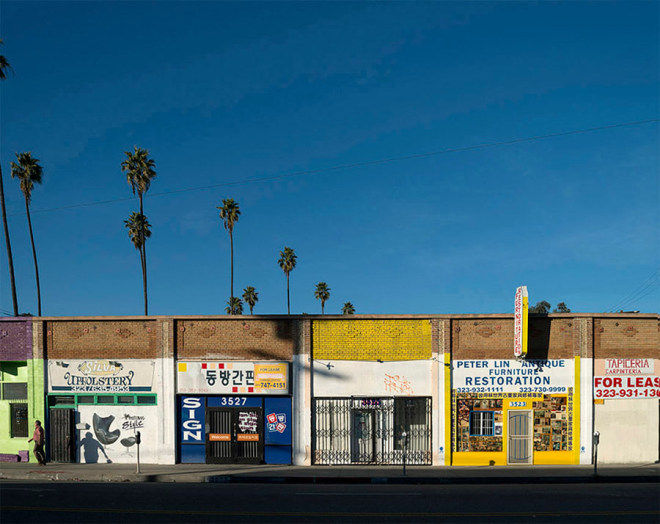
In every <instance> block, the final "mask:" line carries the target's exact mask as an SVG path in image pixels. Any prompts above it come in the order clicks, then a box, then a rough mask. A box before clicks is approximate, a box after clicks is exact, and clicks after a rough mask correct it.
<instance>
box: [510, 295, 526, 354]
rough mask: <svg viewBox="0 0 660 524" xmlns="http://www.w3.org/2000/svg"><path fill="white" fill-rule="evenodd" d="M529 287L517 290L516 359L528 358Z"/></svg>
mask: <svg viewBox="0 0 660 524" xmlns="http://www.w3.org/2000/svg"><path fill="white" fill-rule="evenodd" d="M528 300H529V299H528V297H527V286H520V287H519V288H518V289H516V297H515V317H514V330H513V331H514V340H513V354H514V356H515V357H516V358H525V357H526V356H527V309H528Z"/></svg>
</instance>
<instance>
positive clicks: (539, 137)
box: [9, 118, 660, 216]
mask: <svg viewBox="0 0 660 524" xmlns="http://www.w3.org/2000/svg"><path fill="white" fill-rule="evenodd" d="M657 122H660V119H658V118H653V119H649V120H638V121H636V122H621V123H618V124H609V125H604V126H598V127H589V128H585V129H573V130H571V131H562V132H559V133H549V134H547V135H536V136H529V137H524V138H515V139H512V140H502V141H499V142H486V143H484V144H476V145H472V146H464V147H455V148H449V149H440V150H437V151H429V152H426V153H414V154H411V155H404V156H398V157H389V158H380V159H376V160H365V161H363V162H353V163H350V164H339V165H336V166H329V167H321V168H318V169H306V170H303V171H293V172H291V173H284V174H281V175H272V176H264V177H252V178H245V179H242V180H234V181H233V182H223V183H221V184H210V185H207V186H197V187H188V188H183V189H174V190H171V191H162V192H160V193H149V197H150V198H152V197H159V196H165V195H175V194H179V193H189V192H192V191H203V190H206V189H215V188H218V187H230V186H237V185H242V184H250V183H253V182H269V181H274V180H283V179H287V178H294V177H298V176H305V175H317V174H319V173H328V172H331V171H340V170H343V169H354V168H357V167H367V166H375V165H380V164H388V163H391V162H402V161H404V160H415V159H419V158H428V157H432V156H438V155H445V154H448V153H461V152H465V151H476V150H479V149H488V148H493V147H500V146H509V145H513V144H522V143H525V142H535V141H538V140H546V139H548V138H557V137H561V136H571V135H581V134H586V133H593V132H595V131H603V130H605V129H616V128H620V127H632V126H642V125H647V124H653V123H657ZM132 200H135V197H133V198H116V199H112V200H98V201H95V202H83V203H80V204H71V205H68V206H59V207H52V208H49V209H35V210H32V212H31V213H32V214H35V213H51V212H53V211H62V210H66V209H76V208H81V207H92V206H102V205H106V204H114V203H118V202H128V201H132ZM24 214H25V213H13V214H11V215H9V216H20V215H24Z"/></svg>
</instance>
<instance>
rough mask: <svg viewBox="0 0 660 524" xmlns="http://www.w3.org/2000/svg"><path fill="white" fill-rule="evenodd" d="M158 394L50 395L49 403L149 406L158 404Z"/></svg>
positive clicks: (55, 404)
mask: <svg viewBox="0 0 660 524" xmlns="http://www.w3.org/2000/svg"><path fill="white" fill-rule="evenodd" d="M156 400H157V399H156V395H141V394H118V395H103V394H101V395H89V394H81V395H49V396H48V404H49V406H51V407H54V406H57V407H64V406H66V407H74V408H75V407H76V406H80V405H86V404H106V405H118V404H140V405H147V406H154V405H156Z"/></svg>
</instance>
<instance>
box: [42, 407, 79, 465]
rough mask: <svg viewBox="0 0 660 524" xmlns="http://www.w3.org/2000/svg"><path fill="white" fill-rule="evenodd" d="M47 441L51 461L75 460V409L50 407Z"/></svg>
mask: <svg viewBox="0 0 660 524" xmlns="http://www.w3.org/2000/svg"><path fill="white" fill-rule="evenodd" d="M49 415H50V416H49V421H50V424H49V432H48V443H49V450H50V460H51V462H75V460H76V446H75V444H76V443H75V435H76V433H75V411H74V410H73V409H57V408H51V409H50V411H49Z"/></svg>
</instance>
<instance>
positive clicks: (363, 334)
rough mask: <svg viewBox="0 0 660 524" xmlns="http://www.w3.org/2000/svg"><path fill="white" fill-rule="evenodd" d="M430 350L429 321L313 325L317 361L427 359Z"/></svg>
mask: <svg viewBox="0 0 660 524" xmlns="http://www.w3.org/2000/svg"><path fill="white" fill-rule="evenodd" d="M436 343H437V340H436ZM432 348H433V337H432V336H431V321H430V320H429V319H414V320H412V319H411V320H407V319H406V320H398V319H383V320H361V319H351V320H313V321H312V351H313V355H314V358H316V359H333V360H378V359H380V360H415V359H429V358H431V353H432Z"/></svg>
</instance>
